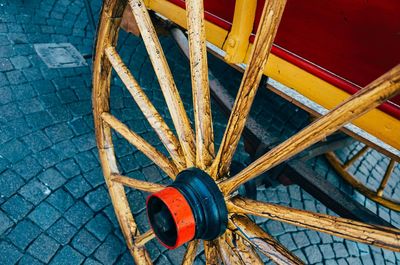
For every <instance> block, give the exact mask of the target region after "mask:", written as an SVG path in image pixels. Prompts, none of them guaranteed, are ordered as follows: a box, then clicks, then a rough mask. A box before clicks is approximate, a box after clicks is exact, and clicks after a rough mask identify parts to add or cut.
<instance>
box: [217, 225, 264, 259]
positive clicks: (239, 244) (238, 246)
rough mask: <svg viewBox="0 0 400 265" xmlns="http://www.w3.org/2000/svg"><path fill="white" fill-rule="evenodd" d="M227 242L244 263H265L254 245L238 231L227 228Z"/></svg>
mask: <svg viewBox="0 0 400 265" xmlns="http://www.w3.org/2000/svg"><path fill="white" fill-rule="evenodd" d="M225 242H226V243H227V244H228V245H229V247H230V248H231V249H232V251H233V252H234V253H235V254H236V255H237V256H238V257H239V258H240V260H241V261H242V262H243V264H252V265H263V264H264V262H262V260H261V258H260V256H259V255H258V254H257V252H255V251H254V249H253V247H252V246H251V245H250V244H249V243H248V242H246V241H244V239H243V238H242V237H240V236H239V235H238V234H237V233H236V231H234V230H230V229H227V230H226V232H225Z"/></svg>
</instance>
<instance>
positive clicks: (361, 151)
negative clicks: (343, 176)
mask: <svg viewBox="0 0 400 265" xmlns="http://www.w3.org/2000/svg"><path fill="white" fill-rule="evenodd" d="M368 149H369V146H368V145H365V146H364V147H363V148H361V149H360V151H358V152H357V154H355V155H354V156H353V157H352V158H350V159H349V160H347V161H346V163H344V164H343V169H344V170H346V169H348V168H349V167H350V166H351V165H352V164H353V163H354V162H356V161H357V160H358V159H359V158H360V157H361V156H362V155H364V154H365V152H367V151H368Z"/></svg>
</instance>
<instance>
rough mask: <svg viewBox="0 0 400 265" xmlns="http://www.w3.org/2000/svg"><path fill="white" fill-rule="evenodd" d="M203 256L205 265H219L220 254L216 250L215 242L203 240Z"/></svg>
mask: <svg viewBox="0 0 400 265" xmlns="http://www.w3.org/2000/svg"><path fill="white" fill-rule="evenodd" d="M204 255H205V257H206V265H219V264H221V262H220V254H219V252H218V248H217V240H214V241H207V240H204Z"/></svg>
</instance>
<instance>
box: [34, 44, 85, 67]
mask: <svg viewBox="0 0 400 265" xmlns="http://www.w3.org/2000/svg"><path fill="white" fill-rule="evenodd" d="M34 47H35V51H36V52H37V54H38V55H39V56H40V58H41V59H42V60H43V62H44V63H45V64H46V65H47V66H48V67H49V68H70V67H82V66H87V63H86V61H85V59H84V58H83V56H82V55H81V54H80V53H79V51H78V50H77V49H76V48H75V47H74V46H73V45H72V44H71V43H40V44H35V45H34Z"/></svg>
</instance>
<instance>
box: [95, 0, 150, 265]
mask: <svg viewBox="0 0 400 265" xmlns="http://www.w3.org/2000/svg"><path fill="white" fill-rule="evenodd" d="M125 6H126V2H125V1H116V0H110V1H107V2H105V3H103V8H102V12H101V19H100V23H99V26H98V27H99V28H98V33H97V36H98V38H97V41H96V54H95V58H94V62H93V117H94V123H95V129H96V142H97V146H98V149H99V158H100V161H101V164H102V168H103V174H104V178H105V181H106V183H107V187H108V190H109V193H110V198H111V201H112V204H113V206H114V210H115V215H116V217H117V219H118V222H119V225H120V227H121V231H122V233H123V235H124V237H125V240H126V242H127V245H128V248H129V250H130V252H131V254H132V256H133V257H134V259H135V263H136V264H151V259H150V256H149V253H148V252H147V251H146V249H145V248H139V247H135V246H134V244H133V238H134V237H135V236H138V235H139V231H138V229H137V225H136V223H135V220H134V218H133V216H132V212H131V210H130V207H129V203H128V200H127V198H126V195H125V190H124V187H123V186H122V184H120V183H115V182H112V181H111V174H112V173H118V168H117V164H116V161H115V154H114V149H113V147H112V135H111V130H110V127H109V126H107V125H106V124H105V123H104V122H103V120H102V117H101V114H102V113H104V112H108V111H109V107H110V105H109V96H110V78H111V70H112V68H111V64H110V62H109V61H108V60H107V58H106V56H105V54H104V49H105V47H108V46H112V45H115V44H116V42H117V36H118V27H119V23H120V18H121V16H122V13H123V11H124V9H125Z"/></svg>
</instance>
